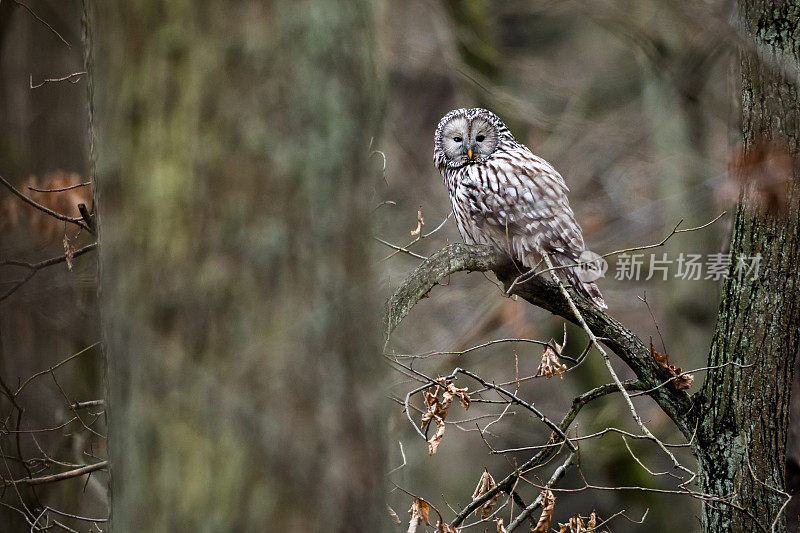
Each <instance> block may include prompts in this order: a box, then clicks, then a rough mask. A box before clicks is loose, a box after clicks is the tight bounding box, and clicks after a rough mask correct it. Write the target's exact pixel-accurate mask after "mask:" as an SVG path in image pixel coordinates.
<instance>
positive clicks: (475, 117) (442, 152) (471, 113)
mask: <svg viewBox="0 0 800 533" xmlns="http://www.w3.org/2000/svg"><path fill="white" fill-rule="evenodd" d="M433 142H434V145H433V161H434V163H435V164H436V166H437V167H439V168H440V169H442V168H445V167H449V168H458V167H462V166H464V165H469V164H472V163H481V162H483V161H485V160H486V159H488V158H489V157H490V156H491V155H492V154H493V153H494V152H495V150H497V149H498V147H500V145H501V144H502V143H504V142H506V143H507V142H511V143H516V141H515V140H514V136H513V135H511V132H510V131H509V129H508V128H507V127H506V125H505V124H503V121H502V120H500V118H499V117H498V116H497V115H495V114H494V113H492V112H491V111H489V110H488V109H481V108H479V107H473V108H469V109H467V108H462V109H454V110H453V111H450V112H449V113H447V114H446V115H445V116H444V117H442V120H440V121H439V125H438V126H437V127H436V135H435V136H434V140H433Z"/></svg>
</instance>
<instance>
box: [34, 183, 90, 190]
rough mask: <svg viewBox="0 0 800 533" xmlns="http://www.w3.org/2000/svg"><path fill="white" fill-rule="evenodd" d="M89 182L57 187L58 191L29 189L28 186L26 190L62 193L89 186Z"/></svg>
mask: <svg viewBox="0 0 800 533" xmlns="http://www.w3.org/2000/svg"><path fill="white" fill-rule="evenodd" d="M91 184H92V182H91V181H85V182H83V183H76V184H75V185H70V186H69V187H59V188H58V189H37V188H36V187H31V186H30V185H28V190H30V191H36V192H63V191H69V190H70V189H77V188H78V187H86V186H87V185H91Z"/></svg>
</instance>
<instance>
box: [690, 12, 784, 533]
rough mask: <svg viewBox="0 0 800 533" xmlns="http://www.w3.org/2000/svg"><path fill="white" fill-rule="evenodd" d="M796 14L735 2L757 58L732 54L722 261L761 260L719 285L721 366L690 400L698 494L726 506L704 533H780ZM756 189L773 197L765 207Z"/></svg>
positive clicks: (716, 509)
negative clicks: (737, 199) (729, 230)
mask: <svg viewBox="0 0 800 533" xmlns="http://www.w3.org/2000/svg"><path fill="white" fill-rule="evenodd" d="M798 10H799V6H798V2H797V0H785V1H775V2H771V1H765V0H742V1H741V2H740V17H741V23H742V27H743V30H744V32H745V34H746V36H747V38H748V39H752V41H753V42H754V43H756V48H755V49H757V54H756V53H754V50H748V51H745V53H744V54H743V57H742V84H743V85H742V113H743V134H744V142H745V154H744V160H745V161H747V162H748V163H749V166H747V167H742V168H740V169H739V170H740V171H741V172H742V173H745V174H748V175H749V176H750V177H751V178H753V177H755V179H750V180H749V181H748V182H747V183H746V184H745V186H744V189H743V193H742V197H741V203H740V206H739V208H738V210H737V213H736V220H735V224H734V230H733V231H734V233H733V240H732V243H731V249H730V253H731V257H732V260H733V265H734V266H735V265H736V257H737V256H738V255H739V254H743V255H745V256H755V255H756V254H761V256H762V259H761V267H760V271H759V273H758V275H757V276H755V279H753V276H751V275H748V276H742V278H741V279H738V278H739V277H738V276H736V275H732V276H731V277H730V278H729V279H728V280H727V281H726V283H725V285H724V289H723V297H722V303H721V305H720V310H719V318H718V322H717V328H716V332H715V335H714V339H713V342H712V346H711V352H710V355H709V365H710V366H716V365H726V366H722V367H721V368H718V369H715V370H712V371H710V372H709V375H708V377H707V380H706V384H705V386H704V388H703V390H702V391H701V393H700V395H699V396H698V397H699V398H700V401H699V402H698V401H695V406H696V408H697V409H698V416H699V418H698V427H697V435H696V439H695V441H694V451H695V453H696V454H697V457H698V464H699V468H700V484H701V490H702V491H703V492H705V493H710V494H715V495H719V496H720V497H722V498H723V499H724V500H725V501H726V502H728V503H725V502H706V503H705V504H704V506H703V517H702V521H703V530H704V531H708V532H711V531H713V532H717V531H746V532H750V531H770V529H771V528H772V525H773V522H775V521H776V520H777V523H776V524H775V531H785V530H786V529H785V521H784V518H785V516H783V515H780V516H779V513H780V512H781V510H782V506H783V505H784V502H785V501H786V497H785V496H784V495H783V494H781V493H780V492H779V490H783V487H784V482H785V479H784V471H785V468H784V459H785V454H786V438H787V432H788V422H789V406H790V394H791V386H792V372H793V368H794V360H795V357H796V354H797V351H798V324H800V292H798V291H800V285H798V265H800V234H799V232H800V224H799V223H798V215H799V213H800V209H799V208H798V200H799V199H800V186H799V185H798V183H799V182H800V168H799V166H798V162H797V161H798V159H797V158H798V154H800V100H799V99H798V91H797V86H796V79H794V78H793V76H795V75H794V74H792V73H791V72H792V68H791V67H793V68H795V69H796V67H797V65H800V55H799V53H800V52H799V48H798V47H799V46H800V35H798V23H800V20H799V19H798ZM776 62H785V63H784V64H785V65H787V66H788V67H790V68H789V69H787V72H788V76H789V78H788V79H791V80H792V81H787V78H785V77H784V75H782V74H781V73H778V72H776V70H775V68H774V65H775V64H776ZM795 72H796V71H795ZM781 178H782V179H784V180H785V181H784V182H783V183H782V184H780V185H775V184H774V183H773V185H771V186H768V182H770V180H775V179H781ZM759 188H761V190H760V191H759V190H758V189H759ZM764 188H768V189H769V188H772V190H773V191H774V192H775V193H776V194H775V196H774V197H773V200H772V202H771V206H770V208H769V209H766V208H765V205H767V204H769V202H766V201H765V191H764ZM732 270H733V269H732ZM740 365H741V366H740ZM730 503H733V504H734V505H730Z"/></svg>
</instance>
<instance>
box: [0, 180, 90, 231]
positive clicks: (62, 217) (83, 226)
mask: <svg viewBox="0 0 800 533" xmlns="http://www.w3.org/2000/svg"><path fill="white" fill-rule="evenodd" d="M0 183H2V184H3V185H5V186H6V187H7V188H8V190H10V191H11V192H12V193H13V194H14V195H15V196H16V197H18V198H19V199H20V200H22V201H23V202H25V203H26V204H28V205H30V206H32V207H34V208H36V209H38V210H39V211H42V212H43V213H47V214H48V215H50V216H51V217H53V218H57V219H58V220H63V221H64V222H69V223H70V224H75V225H76V226H78V227H79V228H81V229H85V230H86V231H88V232H89V233H92V231H91V230H90V229H89V226H87V225H86V224H84V223H83V218H82V217H68V216H67V215H62V214H61V213H57V212H55V211H53V210H52V209H50V208H48V207H45V206H43V205H42V204H40V203H38V202H34V201H33V200H31V199H30V198H28V197H27V196H25V195H24V194H22V193H21V192H19V191H18V190H17V189H16V187H14V186H13V185H11V183H10V182H9V181H8V180H6V179H5V178H4V177H3V176H0Z"/></svg>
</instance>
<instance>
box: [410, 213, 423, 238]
mask: <svg viewBox="0 0 800 533" xmlns="http://www.w3.org/2000/svg"><path fill="white" fill-rule="evenodd" d="M424 225H425V220H424V219H423V218H422V206H419V209H417V229H412V230H411V235H419V234H420V233H422V226H424Z"/></svg>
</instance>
